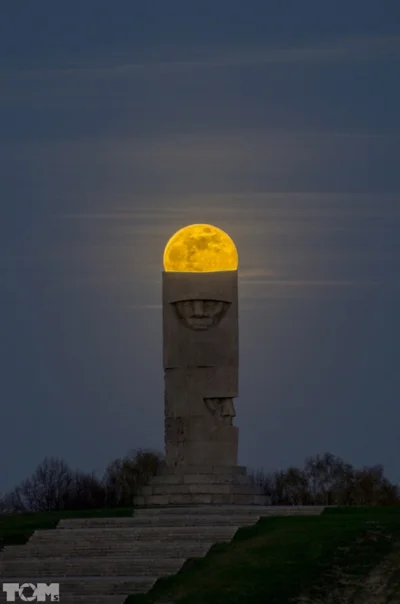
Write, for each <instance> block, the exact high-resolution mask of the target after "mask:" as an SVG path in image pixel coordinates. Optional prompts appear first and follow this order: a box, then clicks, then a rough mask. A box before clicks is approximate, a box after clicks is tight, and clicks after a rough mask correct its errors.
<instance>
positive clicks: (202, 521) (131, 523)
mask: <svg viewBox="0 0 400 604" xmlns="http://www.w3.org/2000/svg"><path fill="white" fill-rule="evenodd" d="M258 518H259V516H258V515H256V514H254V515H250V514H244V515H243V516H239V515H236V514H235V515H231V514H226V513H225V514H222V513H215V514H204V515H203V516H202V515H200V514H191V513H190V512H189V513H186V514H174V515H172V514H161V513H160V514H153V515H142V516H141V515H135V516H133V517H131V518H82V519H76V520H75V519H74V520H71V519H67V520H60V522H59V523H58V525H57V529H61V530H65V529H80V528H84V529H89V528H96V529H98V528H133V527H139V526H146V527H153V526H157V527H158V526H159V527H171V526H176V527H178V526H211V527H212V526H238V527H239V526H242V525H247V524H251V523H253V522H256V521H257V519H258Z"/></svg>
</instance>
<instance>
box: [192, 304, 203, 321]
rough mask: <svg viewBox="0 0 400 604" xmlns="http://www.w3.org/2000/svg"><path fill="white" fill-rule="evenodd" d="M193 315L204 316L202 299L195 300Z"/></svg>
mask: <svg viewBox="0 0 400 604" xmlns="http://www.w3.org/2000/svg"><path fill="white" fill-rule="evenodd" d="M193 316H195V317H202V316H204V308H203V301H202V300H195V301H194V305H193Z"/></svg>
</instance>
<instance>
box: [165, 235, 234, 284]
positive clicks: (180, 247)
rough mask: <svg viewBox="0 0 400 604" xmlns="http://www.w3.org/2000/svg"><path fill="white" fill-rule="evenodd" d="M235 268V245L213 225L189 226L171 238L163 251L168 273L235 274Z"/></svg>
mask: <svg viewBox="0 0 400 604" xmlns="http://www.w3.org/2000/svg"><path fill="white" fill-rule="evenodd" d="M237 267H238V253H237V249H236V246H235V244H234V243H233V241H232V239H231V238H230V237H229V235H228V234H227V233H225V231H223V230H222V229H219V228H218V227H216V226H213V225H212V224H191V225H189V226H186V227H184V228H183V229H180V230H179V231H177V232H176V233H175V235H172V237H171V239H170V240H169V241H168V243H167V245H166V247H165V250H164V269H165V270H166V271H171V272H184V273H207V272H216V271H234V270H236V269H237Z"/></svg>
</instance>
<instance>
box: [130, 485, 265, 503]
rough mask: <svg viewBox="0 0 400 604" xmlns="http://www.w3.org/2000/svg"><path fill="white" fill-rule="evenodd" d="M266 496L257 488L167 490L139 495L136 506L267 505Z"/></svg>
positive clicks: (135, 501)
mask: <svg viewBox="0 0 400 604" xmlns="http://www.w3.org/2000/svg"><path fill="white" fill-rule="evenodd" d="M265 503H266V497H264V496H263V495H259V494H257V490H254V492H253V493H252V492H250V490H249V489H247V491H246V493H232V492H227V493H221V492H218V493H210V492H206V491H204V492H192V493H170V492H168V491H167V490H165V491H163V494H162V495H161V494H160V495H145V494H143V495H138V496H136V497H135V499H134V504H135V506H156V505H159V506H170V505H185V506H191V505H204V504H205V505H210V504H211V505H265Z"/></svg>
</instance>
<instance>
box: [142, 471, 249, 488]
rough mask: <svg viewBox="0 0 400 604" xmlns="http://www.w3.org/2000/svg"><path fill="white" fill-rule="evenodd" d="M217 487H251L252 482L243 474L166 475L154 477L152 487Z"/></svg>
mask: <svg viewBox="0 0 400 604" xmlns="http://www.w3.org/2000/svg"><path fill="white" fill-rule="evenodd" d="M198 484H204V485H215V484H237V485H250V486H252V484H253V483H252V481H251V478H250V477H249V476H245V475H243V474H228V473H225V474H166V475H161V476H153V477H152V478H151V486H156V485H157V486H160V485H161V486H166V485H198Z"/></svg>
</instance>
